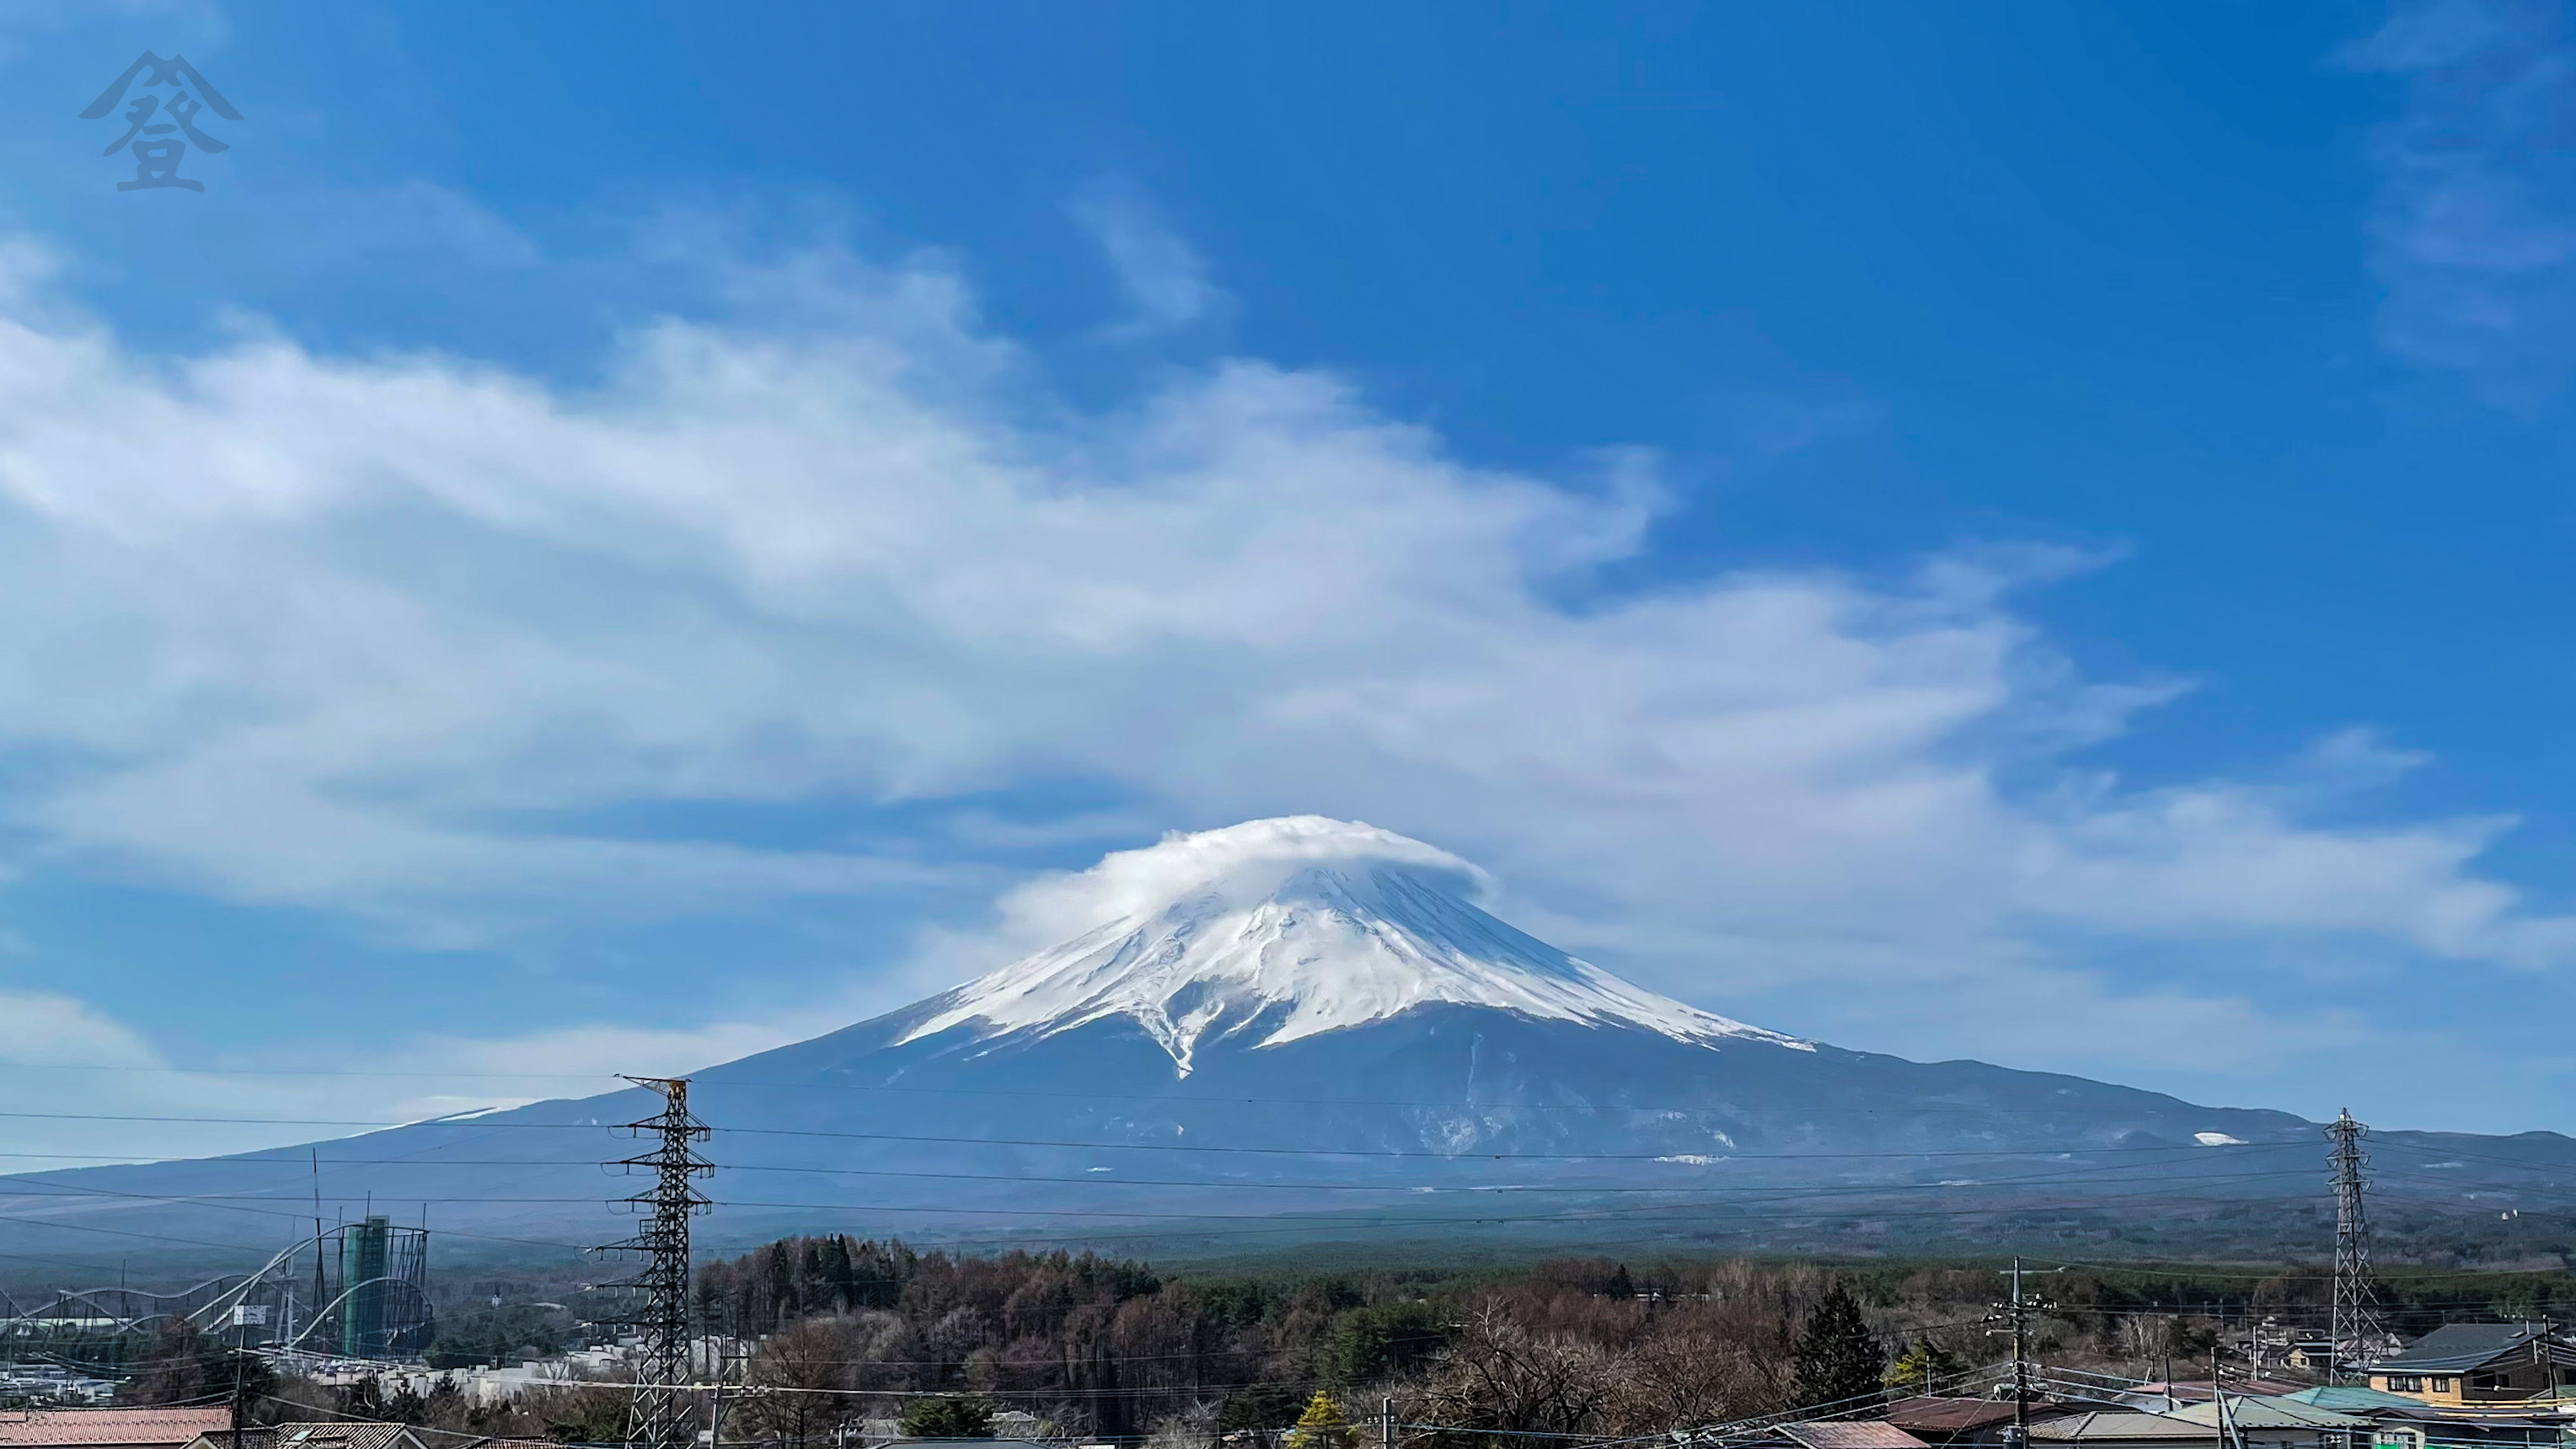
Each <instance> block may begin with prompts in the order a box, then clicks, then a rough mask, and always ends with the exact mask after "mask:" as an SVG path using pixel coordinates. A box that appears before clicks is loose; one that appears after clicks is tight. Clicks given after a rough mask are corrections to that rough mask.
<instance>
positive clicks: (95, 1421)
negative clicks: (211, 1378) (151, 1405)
mask: <svg viewBox="0 0 2576 1449" xmlns="http://www.w3.org/2000/svg"><path fill="white" fill-rule="evenodd" d="M232 1426H233V1411H232V1410H231V1409H229V1408H225V1407H223V1406H221V1405H218V1406H216V1407H214V1408H211V1409H202V1408H200V1409H30V1410H28V1411H27V1412H26V1413H25V1414H24V1415H18V1414H11V1415H8V1416H6V1417H0V1445H41V1444H185V1443H187V1442H188V1441H189V1440H191V1439H194V1438H196V1437H197V1436H198V1435H200V1434H206V1433H212V1432H214V1431H215V1430H218V1429H230V1428H231V1427H232Z"/></svg>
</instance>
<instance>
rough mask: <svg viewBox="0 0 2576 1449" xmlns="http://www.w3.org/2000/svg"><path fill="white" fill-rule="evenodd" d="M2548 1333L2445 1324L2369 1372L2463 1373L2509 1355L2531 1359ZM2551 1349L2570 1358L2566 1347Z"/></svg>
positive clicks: (2542, 1328)
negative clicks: (2529, 1357)
mask: <svg viewBox="0 0 2576 1449" xmlns="http://www.w3.org/2000/svg"><path fill="white" fill-rule="evenodd" d="M2547 1333H2548V1328H2547V1326H2546V1325H2543V1324H2536V1323H2446V1324H2444V1325H2442V1326H2441V1327H2440V1328H2437V1329H2434V1330H2433V1331H2432V1332H2431V1333H2428V1334H2425V1335H2424V1336H2423V1337H2422V1338H2419V1339H2417V1340H2415V1341H2414V1342H2413V1343H2411V1344H2409V1345H2407V1347H2406V1351H2405V1352H2404V1353H2400V1354H2397V1355H2395V1356H2393V1357H2390V1358H2383V1359H2380V1360H2378V1361H2376V1362H2374V1363H2372V1364H2371V1365H2370V1371H2371V1372H2372V1373H2374V1374H2380V1373H2410V1374H2411V1373H2465V1372H2467V1371H2468V1370H2470V1369H2474V1368H2480V1367H2483V1366H2485V1365H2487V1364H2490V1363H2493V1362H2495V1361H2496V1360H2497V1359H2499V1358H2503V1357H2505V1356H2507V1355H2509V1354H2519V1355H2525V1356H2529V1355H2534V1354H2536V1353H2538V1352H2539V1351H2540V1350H2539V1348H2538V1344H2539V1342H2540V1341H2541V1340H2542V1339H2543V1338H2544V1337H2545V1336H2546V1334H2547ZM2552 1347H2553V1348H2555V1349H2556V1350H2557V1352H2558V1356H2559V1357H2560V1358H2561V1359H2562V1361H2563V1360H2564V1359H2565V1358H2567V1357H2568V1356H2569V1351H2568V1349H2567V1347H2566V1345H2564V1344H2554V1345H2552ZM2532 1361H2536V1359H2534V1360H2532Z"/></svg>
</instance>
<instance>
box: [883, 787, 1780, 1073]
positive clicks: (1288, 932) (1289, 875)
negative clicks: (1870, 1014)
mask: <svg viewBox="0 0 2576 1449" xmlns="http://www.w3.org/2000/svg"><path fill="white" fill-rule="evenodd" d="M1484 885H1485V878H1484V875H1483V873H1482V872H1481V871H1478V870H1477V869H1476V868H1475V867H1474V866H1472V865H1469V864H1468V863H1467V862H1465V861H1463V860H1460V859H1459V858H1458V857H1456V856H1454V855H1451V854H1449V853H1448V852H1447V851H1444V850H1440V849H1438V848H1437V847H1434V846H1430V845H1425V844H1424V843H1422V842H1421V841H1418V840H1413V839H1409V838H1407V837H1405V836H1401V835H1397V834H1395V833H1394V832H1392V831H1387V830H1381V829H1379V828H1377V827H1376V826H1373V825H1366V824H1360V823H1357V822H1350V821H1341V820H1329V819H1325V818H1323V817H1321V816H1315V815H1298V816H1289V817H1284V818H1281V819H1276V820H1254V821H1247V822H1246V823H1244V824H1241V825H1236V826H1230V827H1228V828H1226V829H1223V830H1210V831H1203V832H1200V833H1198V834H1194V835H1184V834H1174V835H1170V836H1167V837H1165V838H1164V839H1163V841H1162V842H1161V843H1160V844H1157V845H1154V846H1151V847H1149V848H1147V849H1144V850H1134V851H1122V852H1118V853H1116V854H1113V855H1111V856H1109V857H1107V858H1106V859H1104V860H1103V861H1101V863H1100V864H1099V865H1097V866H1094V867H1092V868H1091V869H1090V870H1087V871H1082V872H1079V873H1076V874H1074V875H1070V876H1063V877H1058V878H1055V879H1053V880H1050V881H1047V882H1044V883H1042V884H1040V885H1038V886H1035V887H1032V888H1030V889H1029V891H1027V892H1026V893H1024V895H1023V896H1022V897H1021V898H1020V899H1017V900H1015V901H1014V902H1013V903H1012V905H1013V908H1014V914H1017V915H1019V916H1021V917H1022V918H1023V919H1022V921H1021V924H1023V925H1029V926H1033V925H1035V924H1036V922H1037V920H1038V919H1049V920H1051V921H1052V922H1053V923H1054V924H1055V925H1056V926H1057V927H1058V928H1059V929H1060V930H1062V931H1063V932H1064V933H1065V934H1064V938H1063V939H1062V942H1061V944H1058V945H1054V946H1050V947H1048V948H1046V949H1043V950H1040V951H1037V952H1035V953H1033V954H1031V955H1029V956H1026V957H1024V958H1022V959H1020V960H1018V961H1015V962H1013V963H1011V964H1010V965H1008V966H1005V967H1003V968H1002V969H1001V970H999V971H995V972H993V973H992V974H990V975H988V976H985V977H982V978H980V979H978V980H976V981H973V982H970V983H968V984H967V985H965V986H963V987H960V988H959V989H958V990H956V991H954V992H952V993H950V994H949V995H948V997H946V998H945V999H943V1000H941V1001H939V1002H936V1003H933V1006H934V1009H933V1010H932V1011H931V1012H930V1013H929V1014H927V1015H926V1016H925V1017H924V1018H923V1019H922V1020H921V1021H919V1022H918V1023H917V1024H916V1025H915V1026H914V1027H913V1028H912V1029H911V1031H910V1032H909V1033H907V1034H906V1035H905V1037H904V1038H903V1040H905V1041H915V1040H919V1039H921V1038H924V1037H929V1036H934V1035H937V1034H938V1033H940V1032H944V1031H949V1030H952V1029H954V1028H958V1027H974V1028H977V1029H979V1030H981V1031H984V1032H986V1033H989V1034H993V1035H1004V1034H1009V1033H1015V1032H1027V1033H1033V1034H1035V1035H1038V1036H1046V1035H1052V1034H1054V1033H1056V1032H1061V1031H1067V1030H1071V1029H1073V1028H1075V1027H1079V1026H1085V1025H1088V1024H1090V1023H1093V1022H1098V1021H1103V1020H1106V1019H1109V1018H1112V1017H1126V1018H1130V1019H1132V1020H1134V1021H1135V1022H1136V1023H1137V1024H1139V1025H1140V1026H1142V1027H1143V1028H1144V1030H1145V1032H1146V1033H1147V1035H1149V1036H1151V1037H1152V1038H1153V1040H1154V1041H1155V1043H1156V1044H1157V1045H1159V1046H1161V1047H1162V1048H1163V1050H1164V1051H1166V1052H1168V1053H1170V1054H1171V1058H1172V1063H1173V1066H1174V1068H1175V1069H1176V1071H1177V1072H1178V1073H1179V1074H1180V1075H1182V1076H1187V1075H1188V1074H1189V1073H1190V1071H1191V1068H1192V1066H1193V1061H1194V1057H1195V1054H1196V1053H1197V1050H1198V1048H1199V1046H1200V1044H1201V1043H1202V1042H1203V1041H1206V1040H1209V1039H1211V1038H1217V1039H1223V1038H1238V1039H1240V1040H1241V1041H1242V1043H1243V1044H1244V1045H1247V1046H1254V1047H1265V1046H1277V1045H1281V1044H1284V1043H1287V1042H1292V1041H1298V1040H1302V1039H1304V1038H1307V1037H1311V1036H1316V1035H1320V1034H1322V1033H1324V1032H1329V1031H1336V1030H1340V1029H1342V1028H1346V1027H1353V1026H1360V1025H1364V1024H1366V1023H1369V1022H1373V1021H1381V1020H1385V1019H1387V1018H1390V1017H1394V1016H1398V1015H1401V1014H1402V1013H1404V1012H1407V1011H1411V1010H1413V1009H1414V1008H1416V1007H1421V1006H1428V1005H1433V1004H1440V1005H1450V1006H1481V1007H1491V1008H1495V1009H1497V1010H1502V1011H1508V1012H1512V1013H1514V1014H1516V1015H1519V1016H1524V1017H1531V1018H1535V1019H1538V1020H1544V1021H1567V1022H1577V1023H1585V1024H1596V1025H1608V1024H1613V1023H1616V1024H1621V1025H1626V1026H1633V1027H1642V1028H1644V1029H1646V1030H1649V1031H1653V1032H1656V1033H1658V1034H1661V1035H1663V1036H1667V1037H1670V1038H1672V1039H1674V1040H1676V1041H1685V1042H1711V1041H1716V1040H1722V1039H1726V1038H1755V1039H1759V1040H1763V1041H1768V1042H1772V1043H1775V1044H1779V1045H1785V1046H1800V1047H1803V1046H1805V1045H1806V1044H1805V1043H1803V1042H1799V1041H1797V1040H1796V1039H1795V1038H1792V1037H1787V1036H1782V1035H1781V1034H1779V1033H1777V1032H1769V1031H1763V1030H1761V1029H1760V1028H1758V1027H1750V1026H1746V1025H1744V1024H1743V1023H1741V1022H1736V1021H1730V1020H1728V1019H1727V1018H1725V1017H1722V1016H1717V1015H1713V1014H1711V1013H1709V1012H1705V1011H1701V1010H1699V1009H1697V1008H1696V1007H1691V1006H1686V1005H1684V1004H1683V1003H1681V1002H1678V1001H1674V1000H1671V999H1670V998H1668V997H1662V996H1657V995H1655V994H1654V993H1652V992H1649V991H1644V990H1641V989H1639V988H1638V987H1635V986H1632V985H1630V984H1628V983H1627V982H1625V981H1622V980H1620V979H1619V978H1617V977H1615V976H1612V975H1611V974H1609V973H1608V972H1606V971H1603V970H1601V969H1600V968H1599V967H1597V966H1594V965H1593V964H1591V963H1590V962H1588V961H1583V960H1580V959H1577V958H1576V957H1573V956H1569V955H1567V954H1566V953H1565V952H1563V951H1560V950H1558V949H1556V948H1555V947H1553V946H1550V945H1548V944H1547V943H1546V942H1544V941H1541V940H1539V939H1537V938H1536V937H1533V936H1530V935H1527V934H1525V933H1523V932H1521V931H1519V930H1516V929H1514V928H1513V927H1511V926H1508V925H1506V924H1504V923H1503V922H1502V921H1500V920H1497V919H1495V918H1494V917H1493V916H1490V915H1487V914H1486V913H1485V912H1484V911H1483V910H1481V909H1479V908H1478V907H1477V906H1476V905H1475V904H1474V903H1473V902H1472V901H1471V900H1470V899H1468V897H1469V895H1470V894H1471V893H1481V890H1482V887H1483V886H1484Z"/></svg>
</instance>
